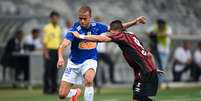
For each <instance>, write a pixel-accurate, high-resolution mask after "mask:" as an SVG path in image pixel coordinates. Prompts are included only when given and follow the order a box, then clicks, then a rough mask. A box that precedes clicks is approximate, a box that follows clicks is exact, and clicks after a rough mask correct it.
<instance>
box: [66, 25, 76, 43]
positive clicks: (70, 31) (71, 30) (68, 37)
mask: <svg viewBox="0 0 201 101" xmlns="http://www.w3.org/2000/svg"><path fill="white" fill-rule="evenodd" d="M73 31H76V30H75V28H74V27H72V28H70V29H69V30H68V31H67V32H66V34H65V38H66V39H68V40H70V41H73V39H74V36H73V35H72V34H71V33H72V32H73Z"/></svg>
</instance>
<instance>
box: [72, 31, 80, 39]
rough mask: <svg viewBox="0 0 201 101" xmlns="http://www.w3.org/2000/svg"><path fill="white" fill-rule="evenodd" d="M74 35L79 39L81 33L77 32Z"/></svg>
mask: <svg viewBox="0 0 201 101" xmlns="http://www.w3.org/2000/svg"><path fill="white" fill-rule="evenodd" d="M72 34H73V36H75V37H76V38H79V35H80V34H79V33H78V32H77V31H75V32H72Z"/></svg>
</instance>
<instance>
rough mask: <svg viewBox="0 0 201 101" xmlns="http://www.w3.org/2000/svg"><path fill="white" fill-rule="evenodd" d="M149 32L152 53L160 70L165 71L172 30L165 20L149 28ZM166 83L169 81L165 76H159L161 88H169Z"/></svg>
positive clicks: (158, 21)
mask: <svg viewBox="0 0 201 101" xmlns="http://www.w3.org/2000/svg"><path fill="white" fill-rule="evenodd" d="M147 32H148V34H149V38H150V40H151V43H150V48H151V52H152V54H153V55H154V57H155V60H156V64H157V65H158V69H161V70H165V68H166V67H167V62H168V57H169V53H170V42H171V39H170V36H171V35H172V29H171V27H170V26H169V25H168V24H167V22H166V21H165V20H163V19H158V20H157V21H156V24H155V25H153V26H151V27H150V28H148V31H147ZM165 82H167V79H166V78H165V77H164V76H163V75H159V84H160V87H161V88H166V87H167V84H166V83H165Z"/></svg>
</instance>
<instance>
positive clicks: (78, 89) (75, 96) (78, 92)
mask: <svg viewBox="0 0 201 101" xmlns="http://www.w3.org/2000/svg"><path fill="white" fill-rule="evenodd" d="M80 95H81V90H80V88H77V92H76V94H75V95H74V96H72V97H71V98H70V101H77V99H78V97H79V96H80Z"/></svg>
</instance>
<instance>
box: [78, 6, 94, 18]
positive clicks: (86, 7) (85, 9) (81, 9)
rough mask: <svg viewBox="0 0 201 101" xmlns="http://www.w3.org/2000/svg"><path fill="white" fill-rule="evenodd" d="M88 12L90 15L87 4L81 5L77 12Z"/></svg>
mask: <svg viewBox="0 0 201 101" xmlns="http://www.w3.org/2000/svg"><path fill="white" fill-rule="evenodd" d="M86 12H89V15H90V16H91V8H90V7H89V6H87V5H83V6H81V7H80V9H79V13H86Z"/></svg>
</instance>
